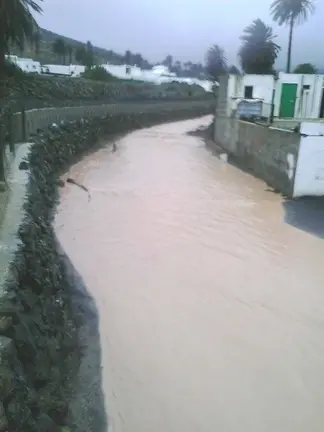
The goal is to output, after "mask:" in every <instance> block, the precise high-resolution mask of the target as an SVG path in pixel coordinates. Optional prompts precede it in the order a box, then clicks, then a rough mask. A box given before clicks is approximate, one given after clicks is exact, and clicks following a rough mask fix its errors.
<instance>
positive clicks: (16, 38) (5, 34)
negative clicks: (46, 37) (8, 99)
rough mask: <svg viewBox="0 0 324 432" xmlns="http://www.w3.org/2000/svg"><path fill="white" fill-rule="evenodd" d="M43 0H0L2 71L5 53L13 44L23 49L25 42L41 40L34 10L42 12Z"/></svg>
mask: <svg viewBox="0 0 324 432" xmlns="http://www.w3.org/2000/svg"><path fill="white" fill-rule="evenodd" d="M42 1H43V0H38V1H37V2H36V1H34V0H10V1H4V0H1V2H0V73H3V72H4V70H5V68H4V65H5V55H6V54H8V53H9V51H10V47H11V46H12V45H15V46H17V47H18V48H19V49H20V50H21V51H22V50H23V49H24V46H25V43H26V42H29V43H30V44H33V45H36V46H37V43H38V42H39V27H38V24H37V21H36V19H35V18H34V16H33V14H32V12H37V13H41V12H42V8H41V6H40V3H41V2H42Z"/></svg>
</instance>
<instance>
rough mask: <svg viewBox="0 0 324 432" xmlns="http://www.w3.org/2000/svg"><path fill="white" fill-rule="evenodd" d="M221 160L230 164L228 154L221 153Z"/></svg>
mask: <svg viewBox="0 0 324 432" xmlns="http://www.w3.org/2000/svg"><path fill="white" fill-rule="evenodd" d="M219 159H220V160H221V161H222V162H228V154H227V153H221V154H220V155H219Z"/></svg>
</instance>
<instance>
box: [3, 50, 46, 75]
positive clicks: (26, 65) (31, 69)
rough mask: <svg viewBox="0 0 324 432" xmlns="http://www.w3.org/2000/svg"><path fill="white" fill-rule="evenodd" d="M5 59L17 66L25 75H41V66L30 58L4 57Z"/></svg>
mask: <svg viewBox="0 0 324 432" xmlns="http://www.w3.org/2000/svg"><path fill="white" fill-rule="evenodd" d="M6 59H7V60H8V61H10V62H11V63H14V64H15V65H17V66H18V67H19V68H20V69H21V70H22V71H24V72H27V73H38V74H40V73H41V64H40V63H39V62H38V61H35V60H33V59H30V58H21V57H18V56H14V55H6Z"/></svg>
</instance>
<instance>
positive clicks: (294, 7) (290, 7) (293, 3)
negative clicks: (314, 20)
mask: <svg viewBox="0 0 324 432" xmlns="http://www.w3.org/2000/svg"><path fill="white" fill-rule="evenodd" d="M270 10H271V15H272V17H273V19H274V21H276V22H277V23H278V24H279V25H288V26H289V39H288V53H287V67H286V72H287V73H290V65H291V50H292V39H293V30H294V27H295V25H297V24H302V23H303V22H305V21H306V20H307V18H308V16H309V14H311V13H313V12H314V10H315V7H314V3H313V0H274V1H273V2H272V4H271V6H270Z"/></svg>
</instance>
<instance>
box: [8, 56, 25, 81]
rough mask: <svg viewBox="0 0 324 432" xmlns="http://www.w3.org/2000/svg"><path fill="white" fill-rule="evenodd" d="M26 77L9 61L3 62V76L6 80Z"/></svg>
mask: <svg viewBox="0 0 324 432" xmlns="http://www.w3.org/2000/svg"><path fill="white" fill-rule="evenodd" d="M26 75H27V74H26V73H25V72H24V71H23V70H22V69H20V67H19V66H17V65H16V64H14V63H12V62H11V61H9V60H5V68H4V76H5V77H6V78H15V79H24V78H25V77H26Z"/></svg>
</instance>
